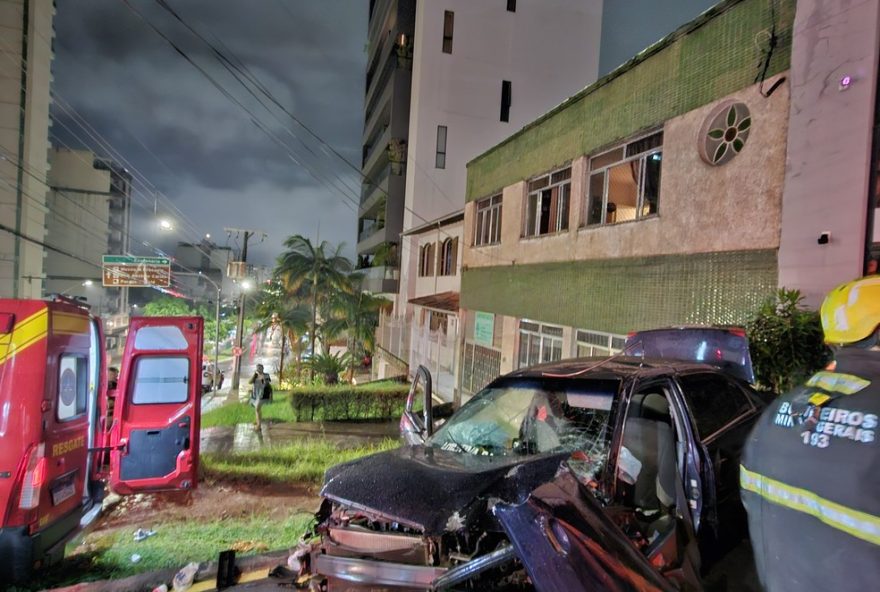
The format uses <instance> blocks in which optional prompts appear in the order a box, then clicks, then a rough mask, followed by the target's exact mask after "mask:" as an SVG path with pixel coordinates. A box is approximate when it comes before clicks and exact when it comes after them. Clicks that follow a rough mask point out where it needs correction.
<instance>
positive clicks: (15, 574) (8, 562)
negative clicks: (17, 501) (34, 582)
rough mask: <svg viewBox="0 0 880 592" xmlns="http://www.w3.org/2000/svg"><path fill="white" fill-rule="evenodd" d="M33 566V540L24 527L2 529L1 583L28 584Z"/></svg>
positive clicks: (0, 547)
mask: <svg viewBox="0 0 880 592" xmlns="http://www.w3.org/2000/svg"><path fill="white" fill-rule="evenodd" d="M33 567H34V547H33V542H32V541H31V539H30V537H29V536H27V534H26V533H25V531H24V529H17V528H16V529H0V583H2V582H4V581H8V582H11V583H12V584H26V583H28V582H30V580H31V575H32V574H33Z"/></svg>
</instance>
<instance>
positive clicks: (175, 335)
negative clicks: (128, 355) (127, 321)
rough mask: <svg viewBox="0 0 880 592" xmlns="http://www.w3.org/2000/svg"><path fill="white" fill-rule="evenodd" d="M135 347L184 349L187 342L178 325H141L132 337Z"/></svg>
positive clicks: (144, 348) (145, 348) (143, 348)
mask: <svg viewBox="0 0 880 592" xmlns="http://www.w3.org/2000/svg"><path fill="white" fill-rule="evenodd" d="M134 347H135V349H140V350H148V349H154V350H155V349H173V350H181V349H186V348H187V347H188V344H187V342H186V337H184V336H183V332H181V330H180V328H179V327H141V328H140V329H138V332H137V335H135V337H134Z"/></svg>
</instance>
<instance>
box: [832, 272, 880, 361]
mask: <svg viewBox="0 0 880 592" xmlns="http://www.w3.org/2000/svg"><path fill="white" fill-rule="evenodd" d="M821 314H822V329H823V330H824V331H825V342H826V343H830V344H837V345H845V344H850V343H856V342H857V341H861V340H863V339H866V338H868V337H870V336H871V334H872V333H873V332H874V331H875V330H876V329H877V327H878V325H880V276H876V275H873V276H868V277H864V278H861V279H858V280H855V281H852V282H848V283H846V284H843V285H841V286H838V287H836V288H834V289H833V290H831V292H829V293H828V296H826V297H825V302H823V303H822V312H821Z"/></svg>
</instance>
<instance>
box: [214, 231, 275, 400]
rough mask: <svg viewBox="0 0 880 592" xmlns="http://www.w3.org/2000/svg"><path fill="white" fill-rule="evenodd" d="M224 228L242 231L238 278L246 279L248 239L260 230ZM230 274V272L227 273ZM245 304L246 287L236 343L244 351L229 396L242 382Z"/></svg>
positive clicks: (234, 370) (235, 364)
mask: <svg viewBox="0 0 880 592" xmlns="http://www.w3.org/2000/svg"><path fill="white" fill-rule="evenodd" d="M224 230H225V231H226V232H227V233H229V234H232V233H235V234H239V233H241V235H242V237H243V241H242V247H241V259H240V261H239V263H240V269H238V270H237V275H238V277H237V279H238V280H239V281H240V280H242V279H244V277H245V275H246V273H247V266H246V263H247V248H248V240H249V239H250V238H251V237H252V236H254V234H256V233H257V232H260V231H258V230H250V229H244V228H224ZM262 234H263V238H265V236H266V234H265V233H262ZM227 275H228V274H227ZM244 305H245V292H244V289H242V290H241V297H240V300H239V305H238V328H237V329H236V331H235V344H236V347H237V348H238V351H240V352H242V353H241V354H240V355H238V356H235V357H234V358H233V360H234V361H233V367H232V384H231V385H230V388H229V398H232V397H235V398H236V399H237V398H238V394H239V385H240V383H241V357H242V355H244V351H243V350H242V343H243V338H244Z"/></svg>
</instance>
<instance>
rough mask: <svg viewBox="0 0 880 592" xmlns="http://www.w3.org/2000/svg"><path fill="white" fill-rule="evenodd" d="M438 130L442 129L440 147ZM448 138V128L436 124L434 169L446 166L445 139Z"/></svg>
mask: <svg viewBox="0 0 880 592" xmlns="http://www.w3.org/2000/svg"><path fill="white" fill-rule="evenodd" d="M440 130H443V142H442V147H441V142H440ZM448 139H449V129H448V128H447V127H446V126H445V125H438V126H437V145H436V152H435V153H434V168H435V169H445V168H446V141H447V140H448ZM441 157H442V158H441Z"/></svg>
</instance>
